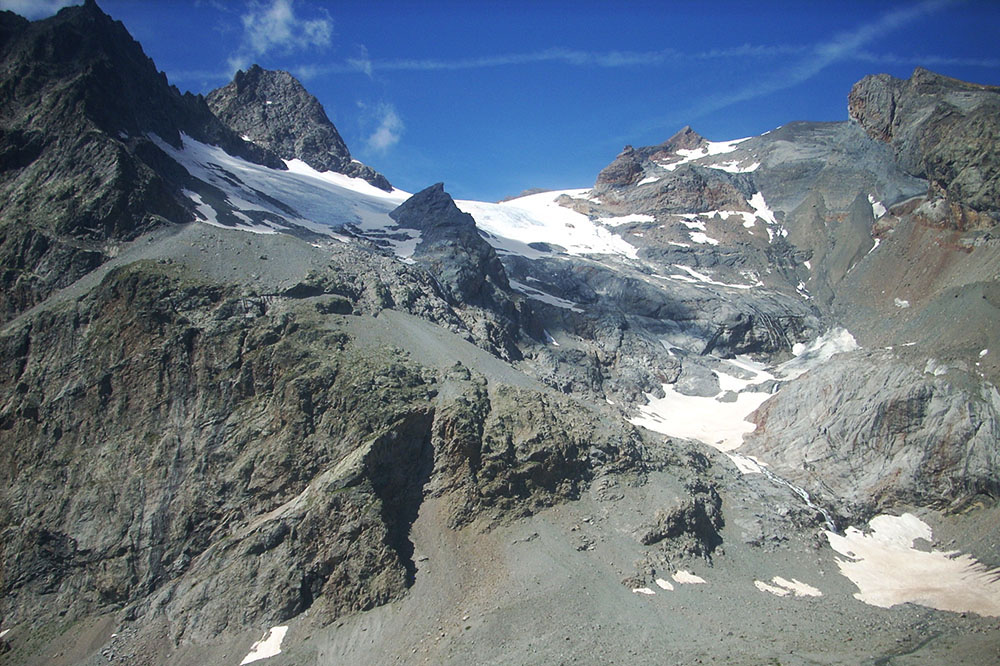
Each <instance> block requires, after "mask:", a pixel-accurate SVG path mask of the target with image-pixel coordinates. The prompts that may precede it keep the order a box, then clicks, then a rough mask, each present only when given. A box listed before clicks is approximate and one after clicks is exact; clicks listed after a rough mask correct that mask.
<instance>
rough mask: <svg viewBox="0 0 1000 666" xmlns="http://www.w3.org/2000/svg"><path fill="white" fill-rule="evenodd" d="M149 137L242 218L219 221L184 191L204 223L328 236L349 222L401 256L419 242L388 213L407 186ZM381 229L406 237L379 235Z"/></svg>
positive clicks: (402, 197) (204, 204)
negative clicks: (276, 165)
mask: <svg viewBox="0 0 1000 666" xmlns="http://www.w3.org/2000/svg"><path fill="white" fill-rule="evenodd" d="M150 138H151V139H152V141H153V142H154V143H156V145H157V146H158V147H159V148H160V149H161V150H163V151H164V152H165V153H167V155H169V156H170V157H172V158H173V159H174V160H175V161H177V162H178V163H179V164H180V165H181V166H183V167H184V168H185V169H186V170H187V171H188V173H190V174H191V175H192V176H193V177H195V178H197V179H198V180H201V181H203V182H205V183H208V184H209V185H211V186H213V187H215V188H217V189H218V190H220V191H221V192H222V194H223V195H225V202H226V205H227V206H228V207H229V208H230V209H231V210H230V211H228V212H231V214H232V215H233V217H235V218H237V219H238V220H240V223H238V224H236V225H235V226H230V225H227V224H223V223H222V222H221V221H220V219H219V217H220V215H221V214H222V213H223V212H224V211H219V210H216V209H215V208H213V207H212V205H211V204H209V203H208V202H206V201H204V198H203V197H202V196H201V195H199V194H198V193H196V192H192V191H185V194H186V195H187V196H188V198H190V199H191V201H192V202H193V203H194V205H195V210H196V214H197V216H198V219H199V220H200V221H202V222H204V223H206V224H211V225H214V226H220V227H227V228H235V229H238V230H241V231H250V232H255V233H276V232H278V231H286V230H288V229H289V227H290V226H291V225H297V226H299V227H302V228H305V229H308V230H309V231H313V232H315V233H318V234H322V235H324V236H330V237H332V238H337V237H338V236H339V234H338V233H337V232H338V231H341V230H343V228H344V227H345V226H348V225H351V226H354V227H356V228H358V229H360V230H361V231H362V232H366V233H369V234H373V235H375V236H377V237H378V238H379V240H380V241H381V242H383V243H384V244H386V245H388V246H389V247H391V248H392V249H393V251H394V253H395V254H396V255H397V256H398V257H400V258H409V257H411V256H412V255H413V251H414V248H416V246H417V244H418V243H419V242H420V233H419V232H417V231H414V230H412V229H401V228H399V227H398V226H397V225H396V223H395V221H393V220H392V218H390V217H389V212H390V211H392V210H393V209H395V208H396V207H397V206H398V205H399V204H401V203H402V202H403V201H405V200H406V199H407V198H409V196H410V195H409V193H407V192H403V191H401V190H393V191H392V192H384V191H382V190H380V189H378V188H377V187H373V186H372V185H371V184H369V183H368V182H366V181H364V180H362V179H360V178H350V177H348V176H345V175H343V174H339V173H334V172H329V171H328V172H319V171H316V170H315V169H313V168H312V167H310V166H309V165H308V164H306V163H305V162H302V161H300V160H288V161H286V162H285V165H286V166H287V167H288V170H287V171H281V170H278V169H271V168H268V167H265V166H262V165H260V164H254V163H252V162H248V161H246V160H244V159H242V158H239V157H233V156H232V155H230V154H228V153H227V152H226V151H224V150H223V149H221V148H219V147H217V146H210V145H208V144H204V143H201V142H199V141H195V140H194V139H192V138H191V137H189V136H187V135H184V134H182V135H181V140H182V142H183V147H182V148H180V149H177V148H174V147H173V146H171V145H170V144H168V143H166V142H165V141H163V140H161V139H160V138H159V137H157V136H155V135H151V136H150ZM264 192H267V195H264V194H263V193H264ZM253 218H257V219H263V220H265V221H264V222H255V221H254V219H253ZM385 233H391V234H393V236H405V239H399V238H385V237H382V234H385Z"/></svg>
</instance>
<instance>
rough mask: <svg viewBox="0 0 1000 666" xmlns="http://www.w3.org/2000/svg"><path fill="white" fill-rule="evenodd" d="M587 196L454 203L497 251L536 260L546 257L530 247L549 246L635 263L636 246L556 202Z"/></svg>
mask: <svg viewBox="0 0 1000 666" xmlns="http://www.w3.org/2000/svg"><path fill="white" fill-rule="evenodd" d="M588 193H589V190H586V189H576V190H558V191H554V192H542V193H540V194H530V195H528V196H524V197H518V198H517V199H510V200H508V201H504V202H502V203H486V202H482V201H456V202H455V203H456V204H457V205H458V207H459V208H460V209H461V210H462V211H464V212H466V213H469V214H470V215H472V217H473V218H475V220H476V226H478V227H479V228H480V229H482V230H484V231H486V232H488V234H489V235H488V236H487V238H486V240H487V242H489V243H490V245H492V246H493V247H494V248H495V249H497V250H498V251H502V252H508V253H513V254H520V255H522V256H525V257H528V258H529V259H534V258H538V257H539V256H545V253H543V252H540V251H538V250H535V249H533V248H530V247H527V245H528V244H529V243H546V244H549V245H557V246H560V247H562V248H564V249H565V250H566V252H567V253H569V254H573V255H586V254H611V255H620V256H624V257H628V258H630V259H635V258H636V257H637V253H638V250H637V248H636V247H635V246H633V245H631V244H629V243H628V242H627V241H625V240H624V239H623V238H621V237H620V236H617V235H615V234H614V233H612V232H610V231H608V229H606V228H605V227H604V226H603V225H602V224H598V223H595V222H594V221H593V220H591V219H590V218H589V217H587V216H586V215H584V214H582V213H578V212H576V211H574V210H571V209H569V208H566V207H565V206H561V205H560V204H559V203H558V202H557V201H556V200H557V199H558V198H559V197H561V196H563V195H566V196H568V197H570V198H574V199H578V198H585V197H586V195H587V194H588Z"/></svg>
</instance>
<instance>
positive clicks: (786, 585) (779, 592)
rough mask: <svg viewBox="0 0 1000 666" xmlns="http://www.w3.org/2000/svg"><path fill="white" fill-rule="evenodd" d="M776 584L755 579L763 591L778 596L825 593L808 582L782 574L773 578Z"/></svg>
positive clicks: (813, 595)
mask: <svg viewBox="0 0 1000 666" xmlns="http://www.w3.org/2000/svg"><path fill="white" fill-rule="evenodd" d="M771 582H772V583H774V585H769V584H768V583H765V582H764V581H761V580H755V581H754V582H753V584H754V585H755V586H756V587H757V589H758V590H760V591H761V592H770V593H771V594H773V595H774V596H776V597H784V596H788V595H789V594H792V595H795V596H796V597H822V596H823V593H822V592H820V591H819V590H818V589H817V588H815V587H813V586H812V585H809V584H808V583H803V582H802V581H800V580H796V579H795V578H793V579H791V580H787V579H785V578H782V577H781V576H775V577H774V578H772V579H771Z"/></svg>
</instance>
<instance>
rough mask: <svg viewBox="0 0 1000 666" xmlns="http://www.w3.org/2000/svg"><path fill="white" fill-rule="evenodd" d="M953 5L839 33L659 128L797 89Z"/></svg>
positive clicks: (900, 13)
mask: <svg viewBox="0 0 1000 666" xmlns="http://www.w3.org/2000/svg"><path fill="white" fill-rule="evenodd" d="M950 4H953V0H923V2H919V3H916V4H914V5H911V6H908V7H904V8H901V9H895V10H892V11H889V12H886V13H884V14H882V15H881V16H879V17H877V18H876V19H875V20H873V21H870V22H868V23H863V24H861V25H859V26H858V27H856V28H854V29H853V30H849V31H846V32H841V33H838V34H836V35H834V36H833V37H832V38H830V39H829V40H827V41H825V42H821V43H819V44H816V45H815V46H814V47H812V48H810V49H807V50H805V51H803V53H802V56H801V57H800V58H797V59H794V60H792V61H791V62H790V63H789V64H788V65H786V66H784V67H781V68H777V69H772V70H769V73H768V74H766V75H764V76H760V77H757V78H755V79H754V80H752V81H750V82H749V83H747V84H745V85H743V86H741V87H738V88H736V89H735V90H731V91H728V92H724V93H721V94H718V95H712V96H708V97H705V98H702V99H701V100H700V101H699V102H697V103H696V104H694V105H692V106H691V107H688V108H686V109H677V110H676V112H675V113H673V114H672V115H671V117H670V119H669V120H667V119H663V120H661V121H659V122H658V123H657V124H656V126H657V127H662V126H665V125H667V124H672V123H676V122H679V121H678V119H683V122H688V121H689V120H693V119H696V118H698V117H699V116H703V115H705V114H707V113H711V112H713V111H718V110H720V109H724V108H726V107H729V106H732V105H734V104H739V103H740V102H746V101H749V100H752V99H757V98H760V97H765V96H768V95H771V94H774V93H776V92H779V91H781V90H786V89H788V88H792V87H794V86H797V85H799V84H801V83H804V82H805V81H808V80H809V79H811V78H813V77H814V76H816V75H817V74H819V73H820V72H821V71H823V70H824V69H826V68H827V67H829V66H831V65H833V64H834V63H837V62H841V61H845V60H851V59H855V58H857V57H858V54H859V53H864V51H862V49H863V47H864V46H866V45H867V44H869V43H871V42H873V41H876V40H878V39H881V38H883V37H885V36H886V35H888V34H890V33H892V32H894V31H896V30H899V29H901V28H903V27H905V26H907V25H909V24H911V23H913V22H914V21H917V20H919V19H921V18H925V17H927V16H929V15H931V14H933V13H935V12H938V11H940V10H941V9H943V8H945V7H946V6H948V5H950Z"/></svg>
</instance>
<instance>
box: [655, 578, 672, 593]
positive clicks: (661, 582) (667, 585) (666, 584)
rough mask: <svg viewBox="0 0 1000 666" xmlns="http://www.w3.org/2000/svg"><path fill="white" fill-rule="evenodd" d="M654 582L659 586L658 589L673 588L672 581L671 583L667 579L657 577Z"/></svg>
mask: <svg viewBox="0 0 1000 666" xmlns="http://www.w3.org/2000/svg"><path fill="white" fill-rule="evenodd" d="M656 584H657V585H658V586H659V587H660V589H663V590H667V591H669V590H672V589H674V585H673V583H671V582H670V581H669V580H663V579H662V578H657V579H656Z"/></svg>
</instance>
